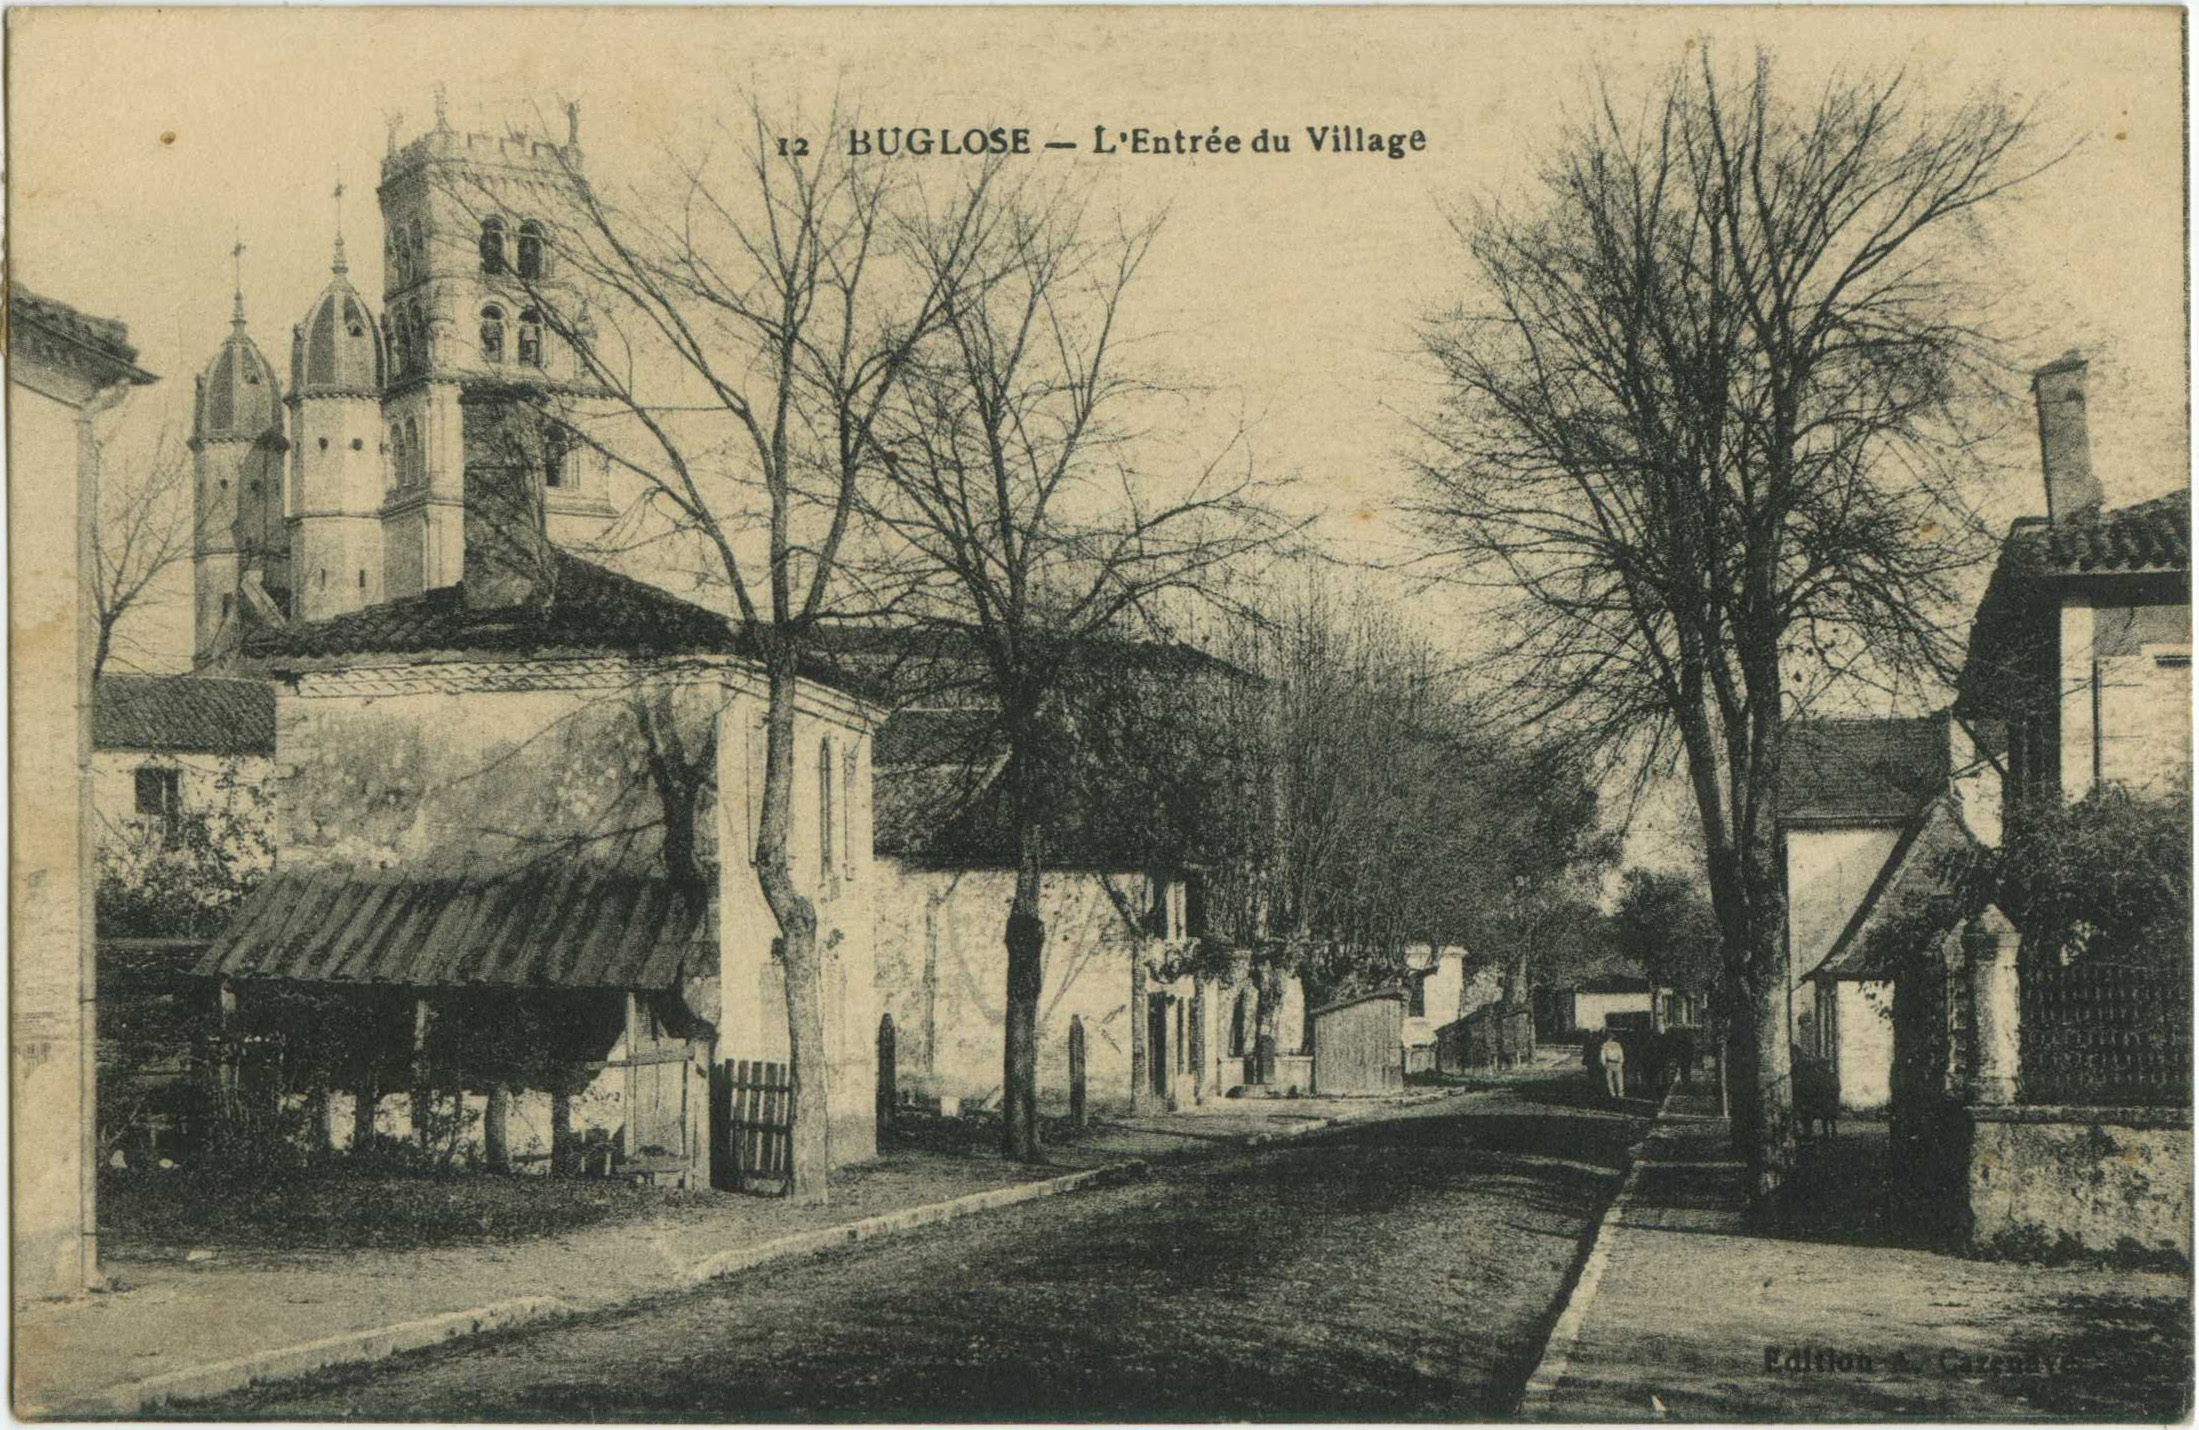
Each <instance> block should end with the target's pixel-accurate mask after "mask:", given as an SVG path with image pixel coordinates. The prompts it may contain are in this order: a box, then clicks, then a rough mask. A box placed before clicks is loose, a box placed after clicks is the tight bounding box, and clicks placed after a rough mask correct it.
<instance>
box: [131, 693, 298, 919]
mask: <svg viewBox="0 0 2199 1430" xmlns="http://www.w3.org/2000/svg"><path fill="white" fill-rule="evenodd" d="M92 702H93V703H92V810H93V812H94V814H95V816H96V818H97V820H98V825H99V862H100V874H101V884H102V891H101V892H102V900H101V908H100V919H101V922H100V937H101V938H102V940H111V939H114V938H139V939H147V938H164V937H173V938H189V937H192V936H194V935H195V934H200V933H203V932H204V931H205V930H203V929H202V928H200V927H198V926H197V921H196V920H194V919H193V918H191V917H190V916H189V912H188V909H187V908H184V907H181V906H182V905H187V904H192V903H197V904H200V905H202V906H207V907H211V906H214V905H216V904H218V902H219V901H220V899H221V898H222V896H223V894H224V892H225V891H226V890H227V889H230V888H235V887H236V886H237V885H238V884H240V883H242V882H243V881H245V880H248V879H250V878H251V877H253V876H254V875H255V874H257V873H258V872H259V871H260V870H262V869H264V868H265V867H266V865H267V863H268V857H267V856H268V852H269V847H270V846H269V841H270V839H271V838H272V835H273V812H272V810H271V809H270V807H269V805H268V802H267V789H268V783H269V780H270V778H271V776H272V775H273V772H274V756H275V692H274V690H273V689H271V688H270V687H269V686H268V684H267V682H265V681H263V680H247V679H220V678H212V677H206V676H193V675H131V674H108V675H103V676H102V677H101V678H100V680H99V684H98V688H97V689H96V690H95V691H94V692H93V697H92ZM186 846H189V847H186ZM186 860H187V861H188V862H189V863H190V864H191V866H192V867H190V868H179V869H178V870H177V871H176V873H175V876H174V877H173V878H171V879H167V880H162V879H160V877H159V875H160V873H161V868H162V866H164V865H176V864H178V863H179V861H186ZM199 866H205V867H204V868H203V870H202V869H201V868H200V867H199ZM201 876H203V886H202V887H198V888H192V887H190V884H191V881H192V880H193V879H194V878H195V877H201ZM156 883H165V884H169V885H173V886H174V888H173V893H172V896H171V897H170V899H169V902H171V903H175V904H177V905H179V907H178V908H177V909H176V910H175V913H174V914H173V915H170V916H167V917H164V916H163V915H162V913H161V910H160V909H159V908H158V907H154V906H150V905H148V906H145V907H137V906H135V905H134V904H133V906H132V907H128V908H117V907H115V904H116V902H117V901H116V900H115V899H114V898H112V897H109V896H110V894H111V893H112V892H114V891H116V890H117V888H118V887H119V888H120V889H145V888H146V887H147V886H148V885H149V884H156ZM152 892H156V893H158V892H163V891H161V890H154V891H152ZM118 921H119V922H118Z"/></svg>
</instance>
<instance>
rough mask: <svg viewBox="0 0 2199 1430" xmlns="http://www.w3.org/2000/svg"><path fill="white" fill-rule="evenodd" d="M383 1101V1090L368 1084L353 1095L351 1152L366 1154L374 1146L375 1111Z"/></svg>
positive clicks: (370, 1083)
mask: <svg viewBox="0 0 2199 1430" xmlns="http://www.w3.org/2000/svg"><path fill="white" fill-rule="evenodd" d="M381 1100H382V1090H381V1089H380V1088H378V1087H376V1086H375V1085H374V1084H373V1083H372V1082H367V1083H365V1084H364V1085H363V1086H361V1087H360V1088H359V1089H358V1090H357V1091H356V1092H354V1093H353V1094H352V1099H351V1150H352V1152H353V1153H354V1154H356V1153H360V1152H364V1151H366V1150H367V1149H368V1148H369V1147H372V1146H373V1145H374V1111H375V1107H376V1105H377V1104H378V1103H380V1102H381Z"/></svg>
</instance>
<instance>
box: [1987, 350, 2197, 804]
mask: <svg viewBox="0 0 2199 1430" xmlns="http://www.w3.org/2000/svg"><path fill="white" fill-rule="evenodd" d="M2084 384H2085V363H2084V360H2083V359H2082V358H2080V357H2077V356H2076V355H2075V354H2071V355H2069V356H2068V357H2065V358H2063V359H2062V360H2060V361H2059V362H2057V363H2054V364H2050V365H2049V366H2048V367H2046V368H2043V369H2041V370H2040V372H2039V374H2038V376H2037V378H2036V380H2035V386H2036V389H2037V394H2038V400H2039V431H2040V447H2041V453H2042V456H2043V460H2044V468H2045V479H2046V498H2047V502H2046V505H2047V515H2046V516H2044V517H2037V516H2027V517H2019V518H2018V519H2017V520H2016V522H2015V523H2014V525H2013V526H2011V527H2010V529H2009V532H2008V535H2007V538H2006V539H2005V540H2004V541H2003V542H2002V543H2001V551H2000V559H1999V561H1998V563H1997V564H1996V565H1995V566H1994V569H1993V576H1992V580H1991V582H1990V584H1989V585H1988V586H1987V587H1986V591H1985V597H1984V599H1983V600H1982V601H1981V602H1979V604H1978V610H1977V616H1976V619H1975V620H1974V622H1973V623H1972V625H1971V628H1970V647H1969V655H1968V660H1967V662H1966V663H1965V665H1964V668H1963V673H1962V684H1961V697H1960V708H1961V709H1962V711H1963V712H1964V713H1965V714H1966V715H1968V716H1969V717H1971V718H1973V719H1979V720H1996V721H2003V722H2005V723H2006V727H2007V731H2008V780H2007V784H2006V797H2007V801H2008V815H2009V817H2010V818H2014V817H2017V816H2018V814H2019V811H2020V807H2021V805H2022V804H2023V803H2024V802H2025V801H2027V800H2033V799H2058V800H2074V799H2078V798H2080V797H2082V796H2083V795H2084V794H2085V793H2086V792H2088V791H2089V790H2091V789H2093V788H2094V787H2095V786H2098V785H2100V784H2103V783H2118V784H2123V785H2129V786H2133V787H2139V788H2145V787H2165V786H2167V785H2171V784H2173V783H2174V782H2175V781H2177V780H2180V779H2188V778H2189V776H2190V773H2191V738H2192V731H2191V488H2190V487H2189V486H2188V485H2186V486H2184V487H2183V488H2181V489H2179V490H2176V491H2172V492H2169V493H2167V494H2165V495H2163V496H2158V497H2154V498H2152V499H2150V500H2147V501H2142V502H2136V503H2133V504H2131V505H2128V506H2122V507H2116V508H2109V509H2103V506H2102V498H2103V494H2102V489H2101V487H2100V484H2099V482H2098V480H2097V479H2096V478H2095V477H2094V476H2093V475H2092V459H2091V446H2090V437H2089V434H2088V432H2087V431H2086V427H2085V414H2084Z"/></svg>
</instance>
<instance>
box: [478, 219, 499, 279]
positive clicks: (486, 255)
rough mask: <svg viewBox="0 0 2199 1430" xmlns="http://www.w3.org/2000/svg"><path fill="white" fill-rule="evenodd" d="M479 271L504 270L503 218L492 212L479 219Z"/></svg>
mask: <svg viewBox="0 0 2199 1430" xmlns="http://www.w3.org/2000/svg"><path fill="white" fill-rule="evenodd" d="M481 271H482V272H483V273H502V272H503V271H504V220H502V219H500V218H497V217H496V216H494V215H493V214H492V215H490V216H489V217H488V218H485V219H483V220H481Z"/></svg>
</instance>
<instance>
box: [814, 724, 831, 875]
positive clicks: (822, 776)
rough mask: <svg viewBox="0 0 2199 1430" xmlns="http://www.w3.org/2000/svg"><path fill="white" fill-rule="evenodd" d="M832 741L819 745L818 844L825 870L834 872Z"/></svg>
mask: <svg viewBox="0 0 2199 1430" xmlns="http://www.w3.org/2000/svg"><path fill="white" fill-rule="evenodd" d="M834 839H835V834H834V831H833V825H832V741H830V740H825V741H822V742H821V743H819V745H818V746H817V845H818V847H819V848H820V849H822V850H823V851H824V860H825V872H826V873H827V874H829V873H831V872H832V862H833V861H832V846H833V842H834Z"/></svg>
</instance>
